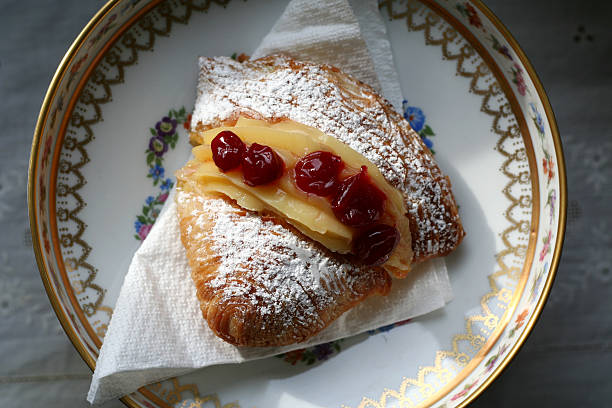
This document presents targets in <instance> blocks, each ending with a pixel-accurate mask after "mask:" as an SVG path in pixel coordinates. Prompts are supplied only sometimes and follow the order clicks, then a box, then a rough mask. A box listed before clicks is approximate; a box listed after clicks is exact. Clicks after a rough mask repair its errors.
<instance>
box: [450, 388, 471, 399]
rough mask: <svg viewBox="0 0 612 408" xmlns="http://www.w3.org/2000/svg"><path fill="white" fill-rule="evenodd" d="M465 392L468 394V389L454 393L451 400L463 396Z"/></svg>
mask: <svg viewBox="0 0 612 408" xmlns="http://www.w3.org/2000/svg"><path fill="white" fill-rule="evenodd" d="M465 394H467V390H463V391H459V392H458V393H456V394H455V395H453V398H451V401H454V400H457V399H459V398H461V397H463V396H464V395H465Z"/></svg>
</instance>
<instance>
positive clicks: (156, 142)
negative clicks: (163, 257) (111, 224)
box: [134, 107, 191, 241]
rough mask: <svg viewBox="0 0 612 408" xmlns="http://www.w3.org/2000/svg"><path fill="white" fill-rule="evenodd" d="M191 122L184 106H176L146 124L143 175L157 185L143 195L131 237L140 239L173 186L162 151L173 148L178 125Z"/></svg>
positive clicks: (145, 234) (187, 125)
mask: <svg viewBox="0 0 612 408" xmlns="http://www.w3.org/2000/svg"><path fill="white" fill-rule="evenodd" d="M190 122H191V114H187V111H186V110H185V107H182V108H181V109H179V110H174V109H170V111H168V115H167V116H164V117H163V118H162V119H161V120H160V121H158V122H157V123H156V124H155V127H152V128H149V131H150V133H151V135H152V136H151V138H150V139H149V142H148V148H147V150H145V154H146V162H147V166H148V167H149V171H148V173H147V177H148V178H150V179H152V181H153V186H154V187H159V190H158V192H157V194H155V195H150V196H148V197H147V198H146V199H145V203H144V204H143V206H142V210H141V212H140V214H139V215H137V216H136V221H134V230H135V231H136V233H135V234H134V238H135V239H137V240H139V241H142V240H144V239H145V238H146V237H147V235H149V232H150V231H151V228H153V224H154V223H155V220H156V219H157V217H158V216H159V212H160V211H161V209H162V207H163V206H164V203H165V202H166V200H167V199H168V194H169V192H170V189H171V188H172V187H173V186H174V181H173V180H172V179H171V178H169V177H166V169H165V168H164V155H165V154H166V153H167V152H168V149H174V148H175V147H176V142H177V141H178V137H179V134H178V126H179V125H182V127H183V128H185V129H189V126H190Z"/></svg>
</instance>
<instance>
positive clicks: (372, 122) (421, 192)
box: [192, 56, 464, 261]
mask: <svg viewBox="0 0 612 408" xmlns="http://www.w3.org/2000/svg"><path fill="white" fill-rule="evenodd" d="M199 63H200V77H199V84H198V97H197V100H196V105H195V110H194V113H193V121H192V123H193V124H194V130H195V129H198V130H203V129H208V128H212V127H215V126H219V125H220V124H221V123H222V122H224V121H226V120H228V119H230V118H235V117H236V115H237V113H247V114H250V115H251V116H255V117H262V118H265V119H270V120H274V119H282V118H289V119H291V120H294V121H296V122H300V123H303V124H306V125H309V126H312V127H315V128H318V129H320V130H321V131H323V132H325V133H327V134H329V135H331V136H334V137H336V138H337V139H339V140H341V141H342V142H344V143H346V144H348V145H349V146H350V147H351V148H353V149H354V150H356V151H358V152H359V153H361V154H362V155H364V156H365V157H367V158H368V159H369V160H370V161H372V162H373V163H374V164H376V166H378V168H379V169H380V170H381V172H382V173H383V175H384V176H385V178H386V179H387V180H388V181H389V182H390V183H391V184H392V185H393V186H395V187H396V188H398V189H399V190H400V191H401V192H403V193H404V196H405V198H406V204H407V208H408V211H409V218H410V221H411V229H412V231H411V232H412V243H413V250H414V260H415V261H422V260H424V259H427V258H430V257H432V256H438V255H444V254H446V253H448V252H450V251H451V250H452V249H454V247H455V246H456V245H457V244H458V243H459V242H460V240H461V238H462V237H463V234H464V233H463V229H462V228H461V223H460V221H459V216H458V214H457V208H456V205H455V202H454V198H453V196H452V193H451V190H450V182H449V181H448V179H447V178H446V177H445V176H444V175H443V174H442V172H441V171H440V169H439V168H438V166H437V165H436V163H435V162H434V160H433V157H432V155H431V154H430V153H429V151H428V150H427V148H426V147H425V146H424V144H423V143H422V142H421V140H420V137H419V136H418V134H416V132H414V131H413V130H412V129H411V128H410V126H409V124H408V122H407V121H405V120H404V119H403V118H402V117H401V116H400V115H399V114H397V113H396V112H395V111H393V108H392V107H391V106H390V104H389V103H388V102H387V101H385V100H383V99H382V98H380V97H379V96H378V95H376V94H375V93H374V92H373V91H372V89H371V88H369V87H368V86H365V85H363V84H361V83H359V82H357V81H356V80H354V79H352V78H350V77H348V76H346V75H344V74H342V73H340V72H338V71H337V70H334V69H332V68H331V67H328V66H319V65H315V64H309V63H301V62H295V61H293V60H291V59H289V58H286V57H282V56H273V57H266V58H262V59H259V60H255V61H247V62H244V63H238V62H236V61H234V60H232V59H230V58H226V57H216V58H204V57H202V58H200V61H199Z"/></svg>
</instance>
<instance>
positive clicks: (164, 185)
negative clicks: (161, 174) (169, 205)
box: [160, 178, 173, 191]
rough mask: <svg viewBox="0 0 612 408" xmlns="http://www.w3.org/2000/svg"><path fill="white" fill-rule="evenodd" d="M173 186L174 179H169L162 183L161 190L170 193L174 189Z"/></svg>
mask: <svg viewBox="0 0 612 408" xmlns="http://www.w3.org/2000/svg"><path fill="white" fill-rule="evenodd" d="M172 184H173V183H172V179H169V178H167V179H165V180H164V181H163V182H162V183H161V186H160V188H161V189H162V191H168V190H170V189H171V188H172Z"/></svg>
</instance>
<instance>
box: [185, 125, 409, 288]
mask: <svg viewBox="0 0 612 408" xmlns="http://www.w3.org/2000/svg"><path fill="white" fill-rule="evenodd" d="M224 130H229V131H231V132H233V133H235V134H236V135H237V136H238V137H240V139H241V140H242V141H243V142H244V143H245V144H247V145H250V144H252V143H259V144H262V145H267V146H270V147H271V148H272V149H274V151H275V152H276V153H277V154H278V155H279V156H280V157H281V158H282V159H283V162H284V164H285V168H284V172H283V175H282V176H281V177H280V178H279V179H278V180H276V181H274V182H272V183H269V184H266V185H259V186H255V187H250V186H248V185H246V184H245V183H244V182H243V177H242V172H241V171H240V169H236V170H231V171H228V172H223V171H221V170H220V169H219V168H218V167H217V166H216V165H215V163H214V161H213V156H212V150H211V147H210V143H211V141H212V140H213V139H214V138H215V137H216V136H217V135H218V134H219V133H220V132H222V131H224ZM199 136H201V140H202V145H200V146H197V147H195V148H194V149H193V155H194V157H195V158H194V160H192V161H191V162H189V163H188V164H187V166H185V167H184V168H183V170H181V171H180V172H179V173H178V177H179V178H186V177H191V178H195V180H196V181H197V182H198V184H199V185H200V187H201V189H202V190H203V191H204V192H207V193H211V194H222V195H225V196H227V197H229V198H231V199H233V200H235V201H236V203H237V204H238V205H240V206H241V207H243V208H245V209H247V210H251V211H257V212H264V211H265V212H272V213H275V214H277V215H279V216H281V217H282V218H283V219H285V220H286V221H287V222H289V223H290V224H292V225H293V226H294V227H295V228H297V229H298V230H299V231H301V232H302V233H303V234H304V235H306V236H308V237H310V238H311V239H313V240H315V241H318V242H319V243H321V244H322V245H324V246H325V247H326V248H328V249H329V250H331V251H334V252H339V253H343V254H345V253H349V252H351V248H352V242H353V239H354V238H355V236H356V234H357V233H358V232H359V230H357V229H355V228H352V227H349V226H347V225H344V224H343V223H341V222H340V221H339V220H338V219H337V218H336V216H335V215H334V213H333V211H332V208H331V205H330V202H329V200H328V199H326V198H323V197H319V196H316V195H314V194H309V193H306V192H304V191H302V190H300V189H299V188H298V187H297V186H296V184H295V178H294V176H293V169H294V166H295V164H296V163H297V161H298V160H300V159H301V158H302V157H304V156H305V155H307V154H309V153H312V152H316V151H327V152H331V153H333V154H335V155H337V156H340V157H341V158H342V160H343V162H344V164H345V166H344V168H343V170H342V172H341V173H340V177H339V179H340V180H343V179H344V178H346V177H348V176H350V175H353V174H355V173H357V172H359V169H360V168H361V167H362V166H366V167H367V171H368V174H369V176H370V178H371V180H372V182H373V183H374V184H375V185H376V186H377V187H378V188H379V189H380V190H381V191H382V192H384V193H385V195H386V197H387V199H386V200H385V208H384V214H383V216H382V218H381V219H380V222H381V223H385V224H388V225H391V226H395V227H396V228H397V229H398V231H399V232H400V237H401V238H400V242H399V244H398V245H397V247H396V249H395V251H394V252H393V254H392V255H391V257H390V258H389V259H388V260H387V262H386V263H385V264H384V265H383V266H384V267H389V269H390V270H391V271H392V272H393V274H394V275H396V276H398V277H402V276H405V274H406V273H407V272H408V271H409V270H410V264H411V261H412V248H411V235H410V226H409V222H408V218H407V217H406V216H405V214H406V213H407V210H406V206H405V204H404V199H403V197H402V194H401V193H400V192H399V191H398V190H397V189H395V188H393V187H392V186H391V185H390V184H389V183H388V182H387V181H386V180H385V178H384V177H383V175H382V174H381V173H380V171H379V170H378V168H377V167H376V166H375V165H374V164H372V163H371V162H370V161H369V160H368V159H366V158H365V157H364V156H363V155H361V154H360V153H358V152H356V151H355V150H353V149H351V148H350V147H349V146H347V145H345V144H344V143H342V142H340V141H338V140H337V139H335V138H334V137H331V136H328V135H326V134H325V133H323V132H321V131H319V130H317V129H315V128H312V127H310V126H306V125H303V124H300V123H297V122H294V121H290V120H283V121H281V122H278V123H268V122H266V121H262V120H255V119H248V118H244V117H240V118H239V119H238V120H237V122H236V124H235V125H234V126H230V127H219V128H215V129H210V130H207V131H205V132H201V133H200V135H199Z"/></svg>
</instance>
